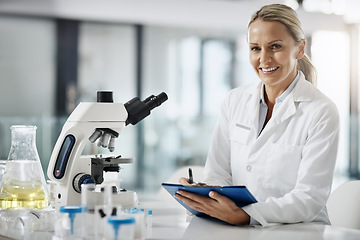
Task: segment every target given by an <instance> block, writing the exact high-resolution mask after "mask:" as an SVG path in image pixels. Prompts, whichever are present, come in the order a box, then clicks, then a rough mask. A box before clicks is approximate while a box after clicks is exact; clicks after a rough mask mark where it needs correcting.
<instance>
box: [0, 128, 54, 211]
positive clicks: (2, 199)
mask: <svg viewBox="0 0 360 240" xmlns="http://www.w3.org/2000/svg"><path fill="white" fill-rule="evenodd" d="M10 129H11V147H10V152H9V156H8V160H7V161H8V162H7V164H6V168H5V173H4V176H3V179H2V183H1V189H0V208H2V209H7V208H21V207H23V208H38V209H41V208H45V207H47V206H48V204H49V194H48V190H47V186H46V182H45V176H44V172H43V170H42V167H41V162H40V158H39V154H38V151H37V148H36V126H22V125H15V126H11V128H10Z"/></svg>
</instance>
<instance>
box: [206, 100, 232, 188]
mask: <svg viewBox="0 0 360 240" xmlns="http://www.w3.org/2000/svg"><path fill="white" fill-rule="evenodd" d="M228 101H229V97H228V98H225V99H224V101H223V103H222V106H221V113H220V116H219V119H218V121H217V124H216V126H215V129H214V132H213V136H212V139H211V143H210V149H209V152H208V156H207V160H206V164H205V170H204V175H205V180H204V181H205V182H206V183H207V184H210V185H222V186H225V185H231V184H232V177H231V166H230V161H228V159H230V142H229V138H228V134H229V133H228V132H229V128H228V120H229V119H228V114H229V107H228V106H229V104H228Z"/></svg>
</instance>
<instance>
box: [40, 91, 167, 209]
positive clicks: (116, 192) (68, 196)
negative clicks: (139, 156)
mask: <svg viewBox="0 0 360 240" xmlns="http://www.w3.org/2000/svg"><path fill="white" fill-rule="evenodd" d="M167 99H168V97H167V95H166V93H164V92H162V93H160V94H159V95H157V96H154V95H151V96H149V97H148V98H146V99H145V100H144V101H141V100H140V99H139V98H137V97H135V98H133V99H131V100H130V101H128V102H126V103H125V104H122V103H114V101H113V93H112V92H110V91H99V92H97V102H81V103H80V104H79V105H78V106H77V107H76V108H75V109H74V111H73V112H72V113H71V114H70V116H69V117H68V119H67V121H66V122H65V124H64V126H63V128H62V131H61V133H60V136H59V138H58V140H57V142H56V144H55V147H54V149H53V152H52V154H51V158H50V162H49V165H48V169H47V175H48V177H49V179H50V182H51V184H53V186H54V187H53V188H54V189H52V191H53V193H52V195H53V199H52V201H53V204H54V205H55V208H57V209H58V208H59V207H60V206H66V205H79V204H80V203H81V186H82V184H95V186H98V185H100V184H101V183H102V182H103V180H104V178H103V172H104V171H114V172H118V171H119V169H120V167H119V164H123V163H132V162H133V161H134V159H132V158H122V157H121V156H115V157H106V158H103V157H102V155H100V156H98V155H95V156H82V155H81V154H82V152H83V149H84V147H85V145H86V144H87V141H88V140H89V141H90V142H91V143H94V142H95V141H98V146H101V147H104V148H108V149H109V151H110V152H113V151H114V148H115V139H116V138H117V137H118V136H119V134H120V131H121V129H122V128H123V127H125V126H126V125H128V124H129V123H131V124H132V125H135V124H136V123H138V122H139V121H141V120H142V119H144V118H145V117H147V116H148V115H150V111H151V110H152V109H154V108H155V107H158V106H160V105H161V104H162V103H163V102H165V101H166V100H167ZM93 195H94V196H92V197H91V198H92V199H93V201H94V204H101V199H103V198H104V192H102V191H101V190H100V191H96V190H95V189H94V191H93ZM112 199H113V202H114V204H119V205H123V207H133V206H135V205H137V196H136V193H135V192H133V191H129V190H124V189H123V190H120V189H116V186H115V188H114V187H113V189H112Z"/></svg>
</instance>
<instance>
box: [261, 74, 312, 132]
mask: <svg viewBox="0 0 360 240" xmlns="http://www.w3.org/2000/svg"><path fill="white" fill-rule="evenodd" d="M299 74H300V77H299V80H298V82H297V83H296V85H295V87H294V89H293V90H292V91H291V92H290V94H289V95H288V96H287V97H286V99H284V102H283V103H282V104H281V105H280V106H279V108H278V109H277V110H276V111H275V112H274V113H273V115H272V117H271V119H270V121H269V122H268V124H267V126H266V127H265V128H264V130H263V132H262V133H261V135H264V134H265V133H266V132H268V131H269V130H270V129H272V128H273V127H275V126H276V125H278V124H280V123H281V122H283V121H285V120H286V119H288V118H290V117H291V116H293V115H294V114H295V113H296V110H297V105H298V103H299V102H302V101H311V99H312V96H313V93H314V91H312V89H314V87H313V86H312V84H311V83H310V82H309V81H307V80H306V79H305V76H304V74H303V73H302V72H301V71H299ZM259 87H261V85H260V86H259ZM259 92H260V91H259V89H258V93H257V97H259ZM257 99H259V98H257ZM261 135H260V136H261Z"/></svg>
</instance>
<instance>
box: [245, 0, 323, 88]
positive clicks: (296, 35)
mask: <svg viewBox="0 0 360 240" xmlns="http://www.w3.org/2000/svg"><path fill="white" fill-rule="evenodd" d="M256 19H261V20H263V21H277V22H280V23H282V24H284V25H285V27H286V29H287V30H288V31H289V33H290V35H291V36H292V37H293V39H294V40H295V42H297V43H300V42H301V41H302V40H305V34H304V31H303V30H302V28H301V22H300V20H299V18H298V16H297V14H296V12H295V11H294V10H293V9H292V8H291V7H289V6H286V5H283V4H271V5H266V6H263V7H262V8H260V9H259V10H258V11H256V12H255V13H254V14H253V15H252V16H251V19H250V22H249V24H248V27H250V24H251V23H253V22H254V21H255V20H256ZM297 69H298V70H300V71H302V72H303V73H304V75H305V78H306V80H308V81H309V82H311V83H312V84H313V85H316V69H315V67H314V65H313V64H312V63H311V61H310V59H309V57H308V56H306V54H304V56H303V57H302V58H301V59H299V60H298V64H297Z"/></svg>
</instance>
